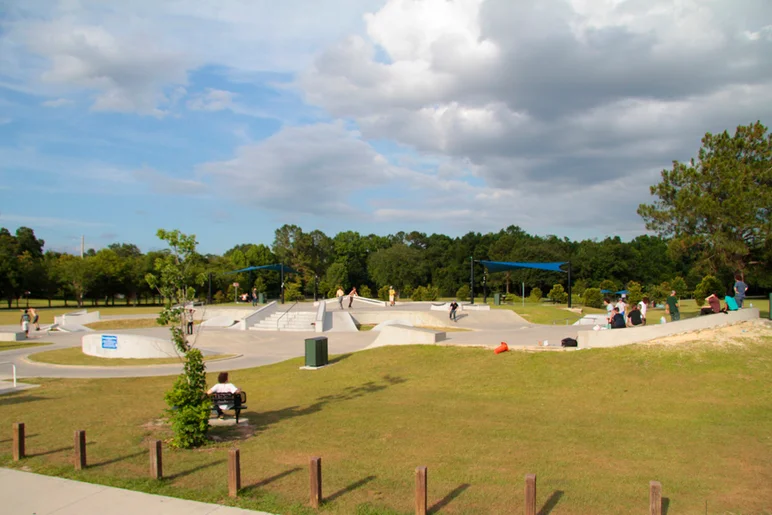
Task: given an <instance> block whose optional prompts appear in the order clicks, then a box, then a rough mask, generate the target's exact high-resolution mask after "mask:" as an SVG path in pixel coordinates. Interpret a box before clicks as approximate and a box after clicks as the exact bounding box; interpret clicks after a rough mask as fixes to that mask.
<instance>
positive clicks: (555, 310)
mask: <svg viewBox="0 0 772 515" xmlns="http://www.w3.org/2000/svg"><path fill="white" fill-rule="evenodd" d="M491 307H492V308H493V309H509V310H512V311H514V312H515V313H517V314H518V315H520V316H521V317H523V318H525V319H526V320H528V321H529V322H532V323H534V324H547V325H553V324H557V325H566V323H568V324H569V325H570V324H573V323H574V322H576V321H577V320H579V319H580V318H582V316H584V315H585V314H587V313H605V312H606V310H605V309H595V308H588V307H584V306H575V307H577V308H582V311H583V313H582V314H579V313H574V312H573V311H568V310H567V309H566V305H565V304H548V303H538V304H537V303H530V302H526V303H525V305H523V304H520V303H516V304H502V305H500V306H495V305H493V306H491Z"/></svg>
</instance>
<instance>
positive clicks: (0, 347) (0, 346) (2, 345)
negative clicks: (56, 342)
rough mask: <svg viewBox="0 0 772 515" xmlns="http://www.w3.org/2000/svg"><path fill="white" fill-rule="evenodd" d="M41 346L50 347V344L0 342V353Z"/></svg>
mask: <svg viewBox="0 0 772 515" xmlns="http://www.w3.org/2000/svg"><path fill="white" fill-rule="evenodd" d="M41 345H51V342H29V341H20V342H0V352H2V351H4V350H13V349H24V348H26V347H40V346H41Z"/></svg>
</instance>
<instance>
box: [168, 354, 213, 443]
mask: <svg viewBox="0 0 772 515" xmlns="http://www.w3.org/2000/svg"><path fill="white" fill-rule="evenodd" d="M185 357H186V361H185V368H184V371H183V373H182V374H180V375H179V376H177V380H176V381H175V382H174V386H173V387H172V389H171V390H169V391H168V392H166V396H165V397H166V403H167V404H168V405H169V406H170V407H171V408H170V409H169V410H168V413H169V421H170V422H171V426H172V430H173V431H174V437H173V438H172V442H171V444H172V446H173V447H178V448H180V449H190V448H192V447H198V446H200V445H203V444H205V443H206V434H207V432H208V431H209V412H210V410H211V402H210V401H209V398H208V397H207V396H206V394H205V393H204V392H206V368H205V366H204V355H203V354H201V351H200V350H198V349H195V348H194V349H190V350H188V351H187V352H186V353H185Z"/></svg>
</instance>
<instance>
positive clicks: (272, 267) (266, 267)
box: [227, 264, 298, 274]
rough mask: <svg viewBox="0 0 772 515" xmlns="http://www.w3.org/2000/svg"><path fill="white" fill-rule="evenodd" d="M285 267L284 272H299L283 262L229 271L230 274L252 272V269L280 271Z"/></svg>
mask: <svg viewBox="0 0 772 515" xmlns="http://www.w3.org/2000/svg"><path fill="white" fill-rule="evenodd" d="M282 268H283V269H284V272H286V273H288V274H297V273H298V271H297V270H294V269H292V268H290V267H288V266H287V265H282V264H275V265H263V266H248V267H247V268H242V269H241V270H233V271H232V272H227V273H228V274H238V273H240V272H251V271H252V270H273V271H275V272H280V271H281V270H282Z"/></svg>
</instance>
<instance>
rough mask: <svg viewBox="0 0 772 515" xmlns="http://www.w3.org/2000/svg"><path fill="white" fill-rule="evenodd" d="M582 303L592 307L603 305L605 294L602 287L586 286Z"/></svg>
mask: <svg viewBox="0 0 772 515" xmlns="http://www.w3.org/2000/svg"><path fill="white" fill-rule="evenodd" d="M582 304H584V305H585V306H587V307H590V308H600V307H603V295H602V294H601V293H600V288H586V289H585V290H584V292H582Z"/></svg>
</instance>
